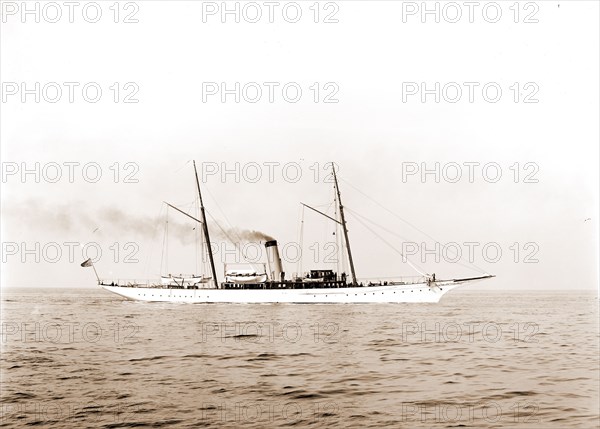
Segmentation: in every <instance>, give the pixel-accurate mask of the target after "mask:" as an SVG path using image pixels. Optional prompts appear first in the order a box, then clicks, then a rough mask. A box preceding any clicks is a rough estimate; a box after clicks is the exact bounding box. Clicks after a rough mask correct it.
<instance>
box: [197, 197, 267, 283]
mask: <svg viewBox="0 0 600 429" xmlns="http://www.w3.org/2000/svg"><path fill="white" fill-rule="evenodd" d="M205 210H206V209H205ZM206 212H207V213H208V215H209V216H210V218H211V219H212V221H213V222H214V223H215V225H217V226H218V227H219V229H220V230H221V232H222V233H223V234H224V235H225V237H227V240H229V241H230V242H231V243H233V245H234V246H235V247H237V248H238V250H239V251H240V254H241V255H242V258H244V260H245V261H246V262H247V263H249V264H250V265H251V266H252V268H254V269H256V267H257V265H256V263H254V262H251V261H250V260H248V258H247V257H246V255H245V254H244V250H243V249H242V248H241V246H240V242H241V241H242V239H241V237H240V236H238V235H237V234H235V235H236V236H237V238H238V240H239V241H238V242H236V241H234V240H232V238H231V236H230V235H229V234H228V233H227V231H225V230H224V229H223V227H222V226H221V225H220V224H219V222H217V220H216V219H215V218H214V216H213V215H212V213H211V212H209V211H208V210H206ZM209 245H210V244H209ZM223 263H225V262H223ZM256 271H257V272H258V271H259V270H256Z"/></svg>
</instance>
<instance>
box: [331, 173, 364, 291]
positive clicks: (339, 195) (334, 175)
mask: <svg viewBox="0 0 600 429" xmlns="http://www.w3.org/2000/svg"><path fill="white" fill-rule="evenodd" d="M331 171H333V183H334V184H335V192H336V194H337V200H338V206H339V209H340V218H341V220H342V230H343V231H344V241H345V242H346V250H347V251H348V262H349V263H350V274H351V275H352V284H353V285H355V286H356V285H357V284H358V283H357V282H356V272H355V271H354V261H353V260H352V250H350V240H348V228H347V226H346V218H345V217H344V206H343V205H342V196H341V194H340V187H339V186H338V181H337V176H336V174H335V165H333V162H332V163H331Z"/></svg>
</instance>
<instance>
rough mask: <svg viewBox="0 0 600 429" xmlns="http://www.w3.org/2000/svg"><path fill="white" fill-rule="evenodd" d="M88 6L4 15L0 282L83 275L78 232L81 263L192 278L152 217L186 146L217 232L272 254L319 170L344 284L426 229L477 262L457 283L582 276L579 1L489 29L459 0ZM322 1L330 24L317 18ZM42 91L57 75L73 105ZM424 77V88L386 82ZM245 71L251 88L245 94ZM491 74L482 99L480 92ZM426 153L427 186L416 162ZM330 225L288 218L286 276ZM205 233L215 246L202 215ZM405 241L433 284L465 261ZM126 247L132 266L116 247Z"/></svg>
mask: <svg viewBox="0 0 600 429" xmlns="http://www.w3.org/2000/svg"><path fill="white" fill-rule="evenodd" d="M100 3H101V4H102V7H103V9H102V11H103V15H102V19H100V20H99V21H98V22H97V23H93V24H92V23H89V22H86V21H85V20H84V19H81V15H78V14H77V13H75V17H74V20H75V22H74V23H69V22H68V20H66V18H65V17H63V20H62V21H61V22H58V23H54V24H53V23H49V22H40V23H36V22H34V20H32V19H31V18H29V19H28V20H27V22H25V23H22V22H21V17H20V15H18V14H17V15H10V16H6V15H3V19H5V21H6V22H4V21H3V22H2V23H1V26H2V28H1V34H0V36H1V45H0V48H1V64H0V73H1V81H2V83H3V88H2V89H3V91H2V97H3V100H2V105H1V109H2V110H1V126H0V139H1V157H2V240H1V241H2V243H3V249H2V253H3V254H2V258H3V260H2V278H1V280H2V287H6V286H27V287H86V288H93V287H96V284H95V277H94V274H93V270H91V269H89V268H86V269H83V268H81V267H80V266H79V264H80V263H81V262H82V261H83V260H84V257H83V255H82V247H84V246H85V245H86V244H89V243H95V244H94V246H96V243H97V246H99V247H100V248H101V249H102V256H101V257H100V258H99V260H98V262H97V263H96V268H97V270H98V273H99V274H100V276H101V277H104V278H109V279H110V278H114V279H117V278H129V279H146V278H157V277H158V275H160V274H161V273H162V274H165V273H167V272H171V273H180V272H193V271H196V247H195V245H194V236H195V234H197V232H198V229H194V228H195V227H196V225H195V224H194V222H193V221H189V220H188V219H187V218H185V217H184V216H183V215H180V214H178V213H176V212H174V211H172V210H170V211H169V214H168V216H169V222H170V223H169V234H168V250H165V249H166V244H165V240H164V235H165V234H164V223H163V222H155V221H154V219H155V218H156V217H159V218H160V217H161V216H163V217H164V215H165V211H166V210H165V207H164V205H163V201H167V202H170V203H172V204H174V205H177V206H180V207H185V208H186V210H188V209H189V208H190V207H191V206H190V204H191V203H193V202H194V200H195V198H196V188H195V181H194V176H193V169H192V167H191V163H190V162H189V161H190V160H192V159H195V160H196V162H197V164H198V167H199V170H200V176H201V179H203V182H204V183H203V191H204V199H205V205H206V208H207V210H208V211H209V213H210V215H211V216H213V217H214V218H215V219H216V220H217V221H218V222H219V224H221V225H223V226H224V228H238V229H240V230H241V229H247V230H251V231H260V232H263V233H265V234H267V235H269V236H272V237H274V238H276V239H277V240H278V241H279V242H280V244H281V245H282V246H283V245H284V244H286V243H288V248H289V249H292V250H293V248H294V243H297V242H298V241H299V221H300V218H301V216H302V210H301V206H300V202H304V203H306V204H309V205H313V206H315V207H316V206H318V208H319V210H323V211H327V212H328V213H329V214H330V215H333V209H332V207H329V206H328V205H329V204H330V203H331V201H332V198H333V187H332V184H331V183H330V181H329V179H330V178H329V177H328V176H327V174H328V171H329V170H328V167H327V163H329V162H331V161H334V162H335V163H336V164H337V166H338V172H339V177H340V187H341V190H342V199H343V202H344V205H345V206H346V207H347V209H348V210H347V220H348V228H349V234H350V241H351V245H352V250H353V256H354V259H355V265H356V271H357V275H358V277H359V278H384V277H392V276H399V275H407V276H411V275H415V273H414V271H413V270H412V269H411V268H410V267H409V266H408V265H407V264H405V263H403V262H402V259H401V257H400V256H399V254H398V252H396V251H394V250H393V249H392V248H391V247H390V245H391V246H392V247H394V248H395V249H396V250H398V251H403V250H407V249H413V250H414V247H410V245H407V244H406V243H413V244H414V245H415V246H416V247H419V246H420V248H421V250H422V249H423V246H424V247H426V248H427V249H435V242H436V241H437V242H439V243H441V245H442V246H443V245H444V244H448V243H457V244H458V248H459V249H460V250H461V252H463V257H465V258H467V259H468V254H467V253H468V251H469V248H472V249H474V250H473V262H474V264H475V265H476V266H477V267H479V268H481V270H482V271H484V272H488V273H491V274H495V275H496V276H497V277H496V278H495V279H493V280H490V281H488V282H486V283H480V284H477V285H476V286H474V288H475V289H486V288H489V289H514V290H530V289H536V290H543V289H593V288H597V287H598V257H599V254H598V235H599V231H598V203H599V201H598V195H599V189H598V183H599V181H598V160H599V149H598V148H599V146H598V142H599V127H598V118H599V117H600V112H599V99H598V94H599V88H598V75H599V68H598V66H599V52H600V49H599V48H600V47H599V40H600V38H599V31H598V13H599V10H598V8H599V5H598V3H597V2H589V1H570V2H553V1H548V2H546V1H545V2H538V3H537V5H539V10H538V11H537V12H536V13H535V19H537V20H538V21H539V22H537V23H535V22H531V23H526V22H522V21H524V20H525V16H528V14H529V13H531V12H532V11H530V10H521V11H520V12H521V13H520V15H519V17H518V21H519V22H517V23H515V22H514V21H515V16H514V14H513V10H511V9H509V6H510V5H509V3H510V4H512V2H500V3H501V4H502V18H501V19H500V20H499V21H498V22H496V23H489V22H487V21H486V20H485V19H483V18H482V16H481V13H480V11H479V13H478V11H476V12H475V15H474V21H475V22H473V23H470V22H468V19H467V18H466V17H463V19H462V20H461V21H460V22H457V23H449V22H444V20H443V19H442V20H441V21H442V22H440V23H436V22H434V20H433V19H432V18H431V17H429V18H427V16H426V18H427V19H428V20H427V22H425V23H422V22H421V16H420V15H419V14H417V15H407V14H406V13H407V10H406V7H407V5H406V3H407V2H404V4H403V2H388V1H375V2H361V1H348V2H337V3H335V5H337V9H334V8H333V7H329V6H325V2H323V3H321V5H320V6H321V10H320V14H319V17H318V20H319V21H320V22H318V23H315V22H314V18H315V16H314V11H313V10H312V9H309V7H310V5H311V4H312V3H313V2H299V4H301V9H302V13H303V15H302V19H300V20H299V21H298V22H296V23H290V22H287V21H286V20H285V19H282V18H281V15H280V14H278V11H277V10H276V11H275V14H274V21H275V22H274V23H269V22H268V19H267V18H266V17H263V19H262V21H260V22H257V23H249V22H244V19H241V21H242V22H240V23H236V22H234V20H233V19H231V18H229V20H228V21H227V22H225V23H222V22H221V19H220V16H219V15H218V14H217V15H205V16H204V18H205V19H204V21H206V22H203V14H202V11H203V7H205V8H206V7H207V6H206V4H205V5H203V4H202V3H201V2H192V1H185V2H169V3H168V4H167V2H162V1H145V2H137V3H136V4H137V5H138V8H139V10H137V11H135V12H136V13H135V18H136V19H138V20H139V22H137V23H124V22H118V23H115V22H114V20H113V18H114V16H113V11H112V10H109V3H103V2H100ZM111 3H112V2H111ZM231 3H232V4H233V3H235V2H231ZM215 4H216V5H217V6H219V5H220V2H218V3H215ZM241 4H242V5H243V4H244V3H241ZM260 4H262V3H260ZM416 4H417V6H418V5H419V4H420V2H417V3H416ZM442 4H443V3H442ZM521 4H523V3H521ZM121 5H122V6H123V5H124V4H123V3H121ZM232 7H233V6H232ZM403 8H405V9H404V15H403ZM132 11H133V9H131V10H121V11H120V12H121V14H120V15H119V17H118V20H120V21H122V20H124V16H126V15H127V14H128V13H130V12H132ZM205 11H206V10H205ZM263 12H265V11H264V10H263ZM333 12H335V14H334V15H332V16H333V17H334V18H331V19H337V20H338V21H339V22H337V23H335V22H331V23H325V22H322V21H323V20H325V16H328V15H329V14H330V13H333ZM463 12H464V13H466V12H465V11H463ZM403 18H404V19H403ZM42 21H43V20H42ZM403 21H406V22H403ZM23 82H25V83H26V86H27V88H35V83H36V82H39V83H40V88H43V87H44V85H46V84H47V83H48V82H57V83H59V84H60V85H59V86H60V87H61V88H62V91H63V93H62V97H60V99H58V100H57V101H56V102H50V101H48V100H49V99H52V100H54V97H55V96H56V93H55V92H53V91H54V90H55V87H54V86H52V85H50V86H46V93H45V94H44V93H43V90H42V89H40V91H39V94H40V100H39V102H36V100H35V94H33V95H27V96H26V97H25V101H24V102H23V100H22V99H21V95H22V94H21V93H20V91H21V83H23ZM64 82H72V83H74V84H72V85H73V86H72V87H73V88H75V89H74V95H73V97H74V99H73V102H69V97H68V93H67V89H68V87H67V86H65V85H64ZM115 82H116V83H117V84H116V86H114V85H115ZM213 82H214V83H216V84H217V85H216V86H214V87H213V86H210V85H209V86H207V83H213ZM221 82H225V83H226V84H227V88H229V89H233V88H235V83H236V82H239V83H240V88H242V87H244V85H246V84H248V83H251V82H255V83H256V84H252V85H250V86H247V87H246V88H247V91H248V92H246V93H245V94H243V93H242V92H241V90H240V100H239V102H236V101H235V98H234V97H235V94H233V95H229V96H226V98H225V102H222V100H221V94H220V93H218V94H215V95H208V94H207V92H206V91H207V88H212V89H214V88H218V87H219V85H220V84H221ZM264 82H270V83H271V84H270V85H272V88H274V93H273V102H270V101H269V97H268V94H267V90H268V86H266V85H264ZM436 82H439V84H440V91H439V93H438V95H439V96H440V99H439V102H436V100H435V96H436V94H430V95H428V96H426V98H425V100H424V102H423V100H422V99H421V93H420V92H419V93H417V94H414V95H409V92H407V91H408V90H410V89H413V90H414V89H415V88H417V89H418V90H419V91H420V85H421V83H425V84H426V88H428V89H435V84H436ZM453 82H454V83H456V84H452V85H447V84H448V83H453ZM465 82H469V83H470V85H471V87H472V88H474V90H473V91H474V92H473V101H472V102H470V101H469V94H468V86H466V85H465V84H464V83H465ZM7 83H8V84H7ZM11 83H14V84H16V85H12V84H11ZM88 83H94V85H92V86H93V88H92V89H94V88H96V87H100V88H101V89H102V96H101V97H100V99H99V101H97V102H95V103H92V102H90V101H86V100H85V98H84V96H83V95H82V87H84V86H85V85H86V84H88ZM128 83H129V85H127V84H128ZM288 83H293V85H291V86H292V89H294V88H297V87H299V88H301V90H302V95H301V97H300V99H299V100H298V101H297V102H295V103H292V102H290V101H289V98H288V100H286V98H285V97H284V95H282V90H281V89H282V87H284V86H285V85H286V84H288ZM315 83H317V84H316V86H315ZM411 83H414V85H412V86H411ZM487 84H491V85H488V87H490V86H491V87H492V89H491V90H490V91H489V92H488V93H487V95H485V94H483V93H482V88H483V87H484V86H486V85H487ZM515 84H516V86H515ZM445 85H446V87H445V88H446V90H445V91H446V92H445V93H444V91H443V90H442V89H441V88H444V86H445ZM256 86H259V87H260V88H261V90H262V91H263V93H262V97H260V99H259V100H257V101H256V102H250V101H248V100H249V99H252V100H251V101H254V97H255V95H256V93H255V92H252V91H254V90H255V89H256ZM456 87H459V88H460V89H461V90H462V96H461V97H460V98H459V99H458V100H456V99H455V95H456V93H455V92H453V91H455V90H456ZM15 88H16V89H15ZM111 88H112V89H111ZM116 88H118V92H117V90H116ZM311 88H312V89H311ZM317 88H318V92H317ZM495 88H500V89H501V91H502V94H501V96H500V97H499V99H498V100H497V101H496V102H491V101H489V100H490V98H493V97H494V95H490V94H493V92H494V90H495ZM203 89H204V94H203ZM17 90H18V92H16V93H15V91H17ZM34 92H35V91H34ZM91 92H93V91H90V93H91ZM133 92H135V94H133ZM292 92H293V91H290V92H289V93H288V95H289V94H291V93H292ZM13 93H14V94H13ZM88 95H89V94H88ZM127 96H130V97H129V100H132V99H133V100H138V102H137V103H126V102H125V100H126V98H127ZM115 97H116V102H115ZM290 97H292V96H290ZM315 97H316V101H317V102H315ZM486 97H487V99H486ZM203 98H204V100H203ZM326 100H327V101H334V100H337V102H335V103H334V102H325V101H326ZM535 100H537V102H530V101H535ZM451 101H456V102H451ZM526 101H527V102H526ZM36 163H39V168H38V167H36ZM436 165H439V177H438V180H437V182H436V177H435V174H434V173H430V174H427V175H425V177H422V175H421V172H422V171H421V170H422V169H423V168H427V169H429V170H435V168H436ZM484 165H487V166H488V167H486V168H487V169H486V170H485V172H484V171H483V170H484V169H483V166H484ZM57 166H58V168H57ZM84 166H86V167H85V171H84ZM457 166H458V167H459V168H460V170H457V168H456V167H457ZM469 166H471V167H469ZM36 168H37V170H38V173H39V174H38V173H35V171H36ZM416 168H417V169H418V171H416V170H415V169H416ZM470 168H471V170H470ZM25 169H28V170H30V171H31V170H33V171H34V173H30V174H25V175H23V170H25ZM236 169H237V170H236ZM225 170H227V171H230V173H229V174H225V175H223V172H224V171H225ZM97 171H99V172H100V173H101V176H99V177H97V178H96V172H97ZM456 171H460V172H461V174H462V175H461V177H460V178H459V179H456ZM498 171H499V172H500V174H501V176H498V175H497V174H496V172H498ZM57 172H59V173H60V178H57ZM70 172H71V173H72V177H69V173H70ZM469 172H471V173H472V177H471V178H469ZM117 173H118V174H117ZM257 173H259V174H260V177H258V175H257ZM270 174H271V177H269V176H270ZM470 179H472V180H470ZM129 182H132V183H129ZM357 189H358V190H357ZM359 191H360V192H359ZM361 192H362V193H364V194H367V195H368V197H369V198H367V197H365V195H363V194H362V193H361ZM383 207H385V209H384V208H383ZM386 209H388V210H386ZM190 213H191V212H190ZM361 216H362V217H361ZM365 219H369V220H368V221H367V220H365ZM401 219H402V220H401ZM209 220H211V218H210V217H209ZM359 220H360V221H359ZM361 221H362V222H361ZM411 225H412V226H411ZM367 226H368V228H367ZM413 226H414V227H413ZM415 227H416V228H415ZM369 228H370V229H372V230H373V231H376V232H377V234H378V235H379V236H381V237H382V238H383V240H385V242H384V241H383V240H382V239H380V238H379V237H377V236H376V235H374V234H372V233H371V231H369ZM384 228H385V229H384ZM334 229H335V228H334V225H333V223H332V222H330V221H329V220H327V219H325V218H321V217H320V216H319V215H317V214H315V213H313V212H309V211H305V212H304V236H303V244H304V255H305V258H304V259H303V263H302V266H301V267H299V265H298V264H296V263H294V262H293V261H292V262H290V260H292V259H293V258H292V257H291V256H289V255H288V257H287V259H286V257H284V266H285V267H284V268H285V270H286V272H288V273H290V274H291V273H292V272H295V271H297V269H298V268H301V269H302V270H308V269H314V268H317V267H319V266H321V267H323V266H327V267H329V268H332V267H335V264H329V263H327V262H326V261H324V258H325V255H326V254H327V252H328V251H330V250H331V248H327V246H326V245H327V243H328V242H332V241H335V239H336V237H339V232H338V235H333V233H334ZM238 232H239V231H238ZM242 232H243V231H242ZM211 233H212V234H213V237H212V238H213V240H214V241H216V242H218V243H222V242H223V240H222V238H223V237H222V233H220V232H219V229H218V227H216V226H215V224H214V222H212V223H211ZM424 233H426V235H425V234H424ZM403 242H404V244H403ZM65 243H70V244H65ZM115 243H116V244H115ZM127 243H130V244H129V247H127V246H128V245H127ZM131 243H133V244H131ZM289 243H292V244H289ZM386 243H387V244H386ZM465 243H474V244H465ZM219 246H223V245H222V244H219ZM407 246H408V247H407ZM469 246H471V247H469ZM88 247H89V246H88ZM259 247H260V246H259ZM484 247H485V248H486V249H488V250H489V253H488V254H487V255H484V254H482V253H483V252H482V249H483V248H484ZM490 248H491V250H490ZM56 249H59V251H60V254H56V252H55V251H56ZM70 249H71V250H72V252H71V253H70ZM220 249H221V251H220V252H218V254H217V256H216V258H217V260H218V261H219V262H218V264H217V265H218V266H217V273H218V274H219V275H220V276H221V280H222V276H223V264H222V261H223V258H224V256H223V254H222V250H223V249H224V247H220ZM328 249H329V250H328ZM496 249H500V250H501V255H499V256H498V258H496V257H495V253H494V251H495V250H496ZM421 250H419V251H418V252H417V253H416V254H415V255H414V256H412V257H411V258H410V259H411V261H413V262H415V263H416V264H417V265H418V266H420V267H422V268H423V269H424V270H426V271H427V272H429V273H432V272H435V273H436V276H437V277H438V278H448V277H472V276H475V275H479V274H478V273H479V271H477V269H473V268H472V267H471V264H468V263H464V264H463V263H461V264H458V263H456V262H455V261H453V260H452V259H453V256H454V253H453V252H446V253H444V252H443V251H441V250H440V251H435V250H434V251H432V252H430V253H429V254H423V252H422V251H421ZM130 252H133V253H135V255H134V257H133V258H132V259H136V260H137V261H138V262H127V261H126V259H127V256H128V255H130ZM165 254H166V255H168V258H167V259H168V262H167V261H165ZM89 255H90V256H93V252H92V253H90V254H89ZM161 255H162V257H161ZM490 255H491V256H490ZM315 258H316V259H317V260H316V261H315ZM436 258H439V262H438V261H436ZM494 259H497V260H495V261H494ZM161 260H162V262H161ZM334 269H335V268H334ZM346 272H348V271H347V268H346Z"/></svg>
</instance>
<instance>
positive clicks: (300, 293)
mask: <svg viewBox="0 0 600 429" xmlns="http://www.w3.org/2000/svg"><path fill="white" fill-rule="evenodd" d="M476 280H481V278H478V279H465V280H448V281H437V282H435V285H432V286H431V287H430V286H429V285H427V284H426V283H416V284H410V285H387V286H364V287H345V288H315V289H167V288H149V287H125V286H105V285H103V286H102V287H103V288H104V289H106V290H108V291H110V292H113V293H116V294H117V295H121V296H123V297H125V298H128V299H132V300H136V301H151V302H179V303H190V304H209V303H237V304H269V303H273V304H274V303H289V304H326V303H327V304H350V303H401V302H407V303H408V302H412V303H427V302H429V303H435V302H438V301H439V300H440V298H441V297H442V296H443V295H444V294H446V293H447V292H449V291H451V290H452V289H455V288H457V287H459V286H462V285H464V284H466V283H472V282H473V281H476Z"/></svg>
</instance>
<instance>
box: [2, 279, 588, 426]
mask: <svg viewBox="0 0 600 429" xmlns="http://www.w3.org/2000/svg"><path fill="white" fill-rule="evenodd" d="M1 371H2V387H1V399H2V417H1V424H2V426H3V427H25V426H38V427H60V428H68V427H77V428H79V427H103V428H119V427H189V428H192V427H219V428H223V427H226V428H227V427H231V428H237V427H256V428H263V427H357V428H366V427H406V428H416V427H427V428H438V427H439V428H448V427H450V428H453V427H476V428H553V427H556V428H566V427H569V428H571V427H573V428H596V427H599V420H598V419H599V411H598V407H599V388H600V387H599V383H600V381H599V337H598V298H597V294H596V293H595V292H569V293H567V292H516V291H511V292H479V291H477V292H469V291H461V290H458V291H452V292H451V293H449V294H447V295H446V296H445V297H444V298H443V299H442V302H440V303H439V304H396V305H190V304H162V303H139V302H132V301H124V300H122V299H121V298H119V297H117V296H115V295H111V294H109V293H108V292H105V291H103V290H99V289H81V290H77V289H62V290H60V289H39V290H32V289H20V290H19V289H9V290H5V291H4V292H3V294H2V360H1Z"/></svg>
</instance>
